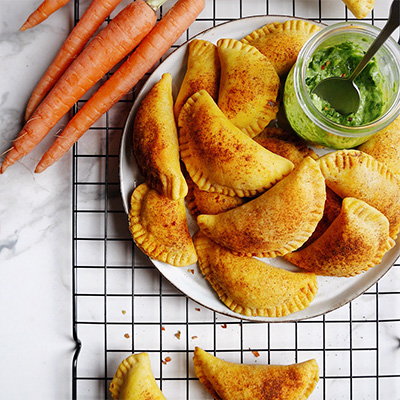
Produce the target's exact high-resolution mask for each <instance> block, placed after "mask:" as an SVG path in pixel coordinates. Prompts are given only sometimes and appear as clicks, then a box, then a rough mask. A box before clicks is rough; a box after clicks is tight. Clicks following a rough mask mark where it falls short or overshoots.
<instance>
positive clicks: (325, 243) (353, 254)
mask: <svg viewBox="0 0 400 400" xmlns="http://www.w3.org/2000/svg"><path fill="white" fill-rule="evenodd" d="M342 204H343V205H342V210H341V213H340V215H339V216H338V217H337V218H336V219H335V221H333V223H332V224H331V225H330V227H329V228H328V229H327V230H326V231H325V233H324V234H323V235H322V236H320V237H319V238H318V239H317V240H316V241H315V242H313V243H312V244H311V245H310V246H307V247H305V248H304V249H302V250H299V251H296V252H294V253H291V254H287V255H286V256H285V259H286V260H288V261H290V262H292V263H293V264H295V265H297V266H298V267H300V268H303V269H305V270H307V271H311V272H314V273H316V274H317V275H328V276H341V277H349V276H354V275H357V274H360V273H361V272H363V271H367V270H368V269H370V268H372V267H373V266H375V265H377V264H379V263H380V262H381V260H382V257H383V256H384V255H385V253H386V252H387V251H388V250H390V249H391V248H392V247H393V246H394V244H395V242H394V240H393V239H392V238H391V237H390V236H389V221H388V219H387V218H386V217H385V216H384V215H383V214H382V213H381V212H380V211H378V210H377V209H376V208H374V207H372V206H370V205H368V204H367V203H365V202H364V201H362V200H357V199H355V198H351V197H346V198H345V199H343V203H342Z"/></svg>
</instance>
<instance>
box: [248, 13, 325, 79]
mask: <svg viewBox="0 0 400 400" xmlns="http://www.w3.org/2000/svg"><path fill="white" fill-rule="evenodd" d="M319 30H321V28H320V27H319V26H317V25H315V24H313V23H311V22H308V21H303V20H289V21H286V22H284V23H280V22H273V23H270V24H267V25H265V26H263V27H262V28H260V29H257V30H255V31H254V32H252V33H250V34H249V35H247V36H246V37H244V38H243V39H242V40H241V42H242V43H245V44H250V45H252V46H254V47H256V48H257V49H258V50H259V51H260V52H261V53H262V54H264V55H265V56H266V57H267V58H268V60H269V61H270V62H271V63H272V65H273V66H274V67H275V69H276V71H277V72H278V75H279V76H284V75H286V74H287V73H288V72H289V70H290V68H291V67H292V66H293V64H294V63H295V62H296V60H297V56H298V54H299V51H300V49H301V48H302V47H303V45H304V44H305V42H306V41H307V40H308V39H309V38H310V37H311V36H312V35H314V34H315V33H316V32H318V31H319Z"/></svg>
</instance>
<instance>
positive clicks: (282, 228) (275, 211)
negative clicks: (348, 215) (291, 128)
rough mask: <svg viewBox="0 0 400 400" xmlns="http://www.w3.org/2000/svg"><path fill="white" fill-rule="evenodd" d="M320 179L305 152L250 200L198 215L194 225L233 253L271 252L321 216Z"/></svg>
mask: <svg viewBox="0 0 400 400" xmlns="http://www.w3.org/2000/svg"><path fill="white" fill-rule="evenodd" d="M325 197H326V195H325V181H324V177H323V176H322V174H321V171H320V169H319V167H318V164H317V163H316V161H314V160H313V159H312V158H311V157H307V158H305V159H304V161H303V162H302V163H301V164H300V165H299V166H298V167H297V168H296V169H294V170H293V172H292V173H291V174H290V175H289V176H287V177H286V178H284V179H282V180H281V181H279V182H278V183H277V184H276V185H275V186H273V187H272V188H271V189H269V190H268V191H267V192H265V193H263V194H262V195H260V196H259V197H257V198H256V199H254V200H251V201H249V202H248V203H246V204H243V205H241V206H239V207H237V208H234V209H233V210H229V211H226V212H224V213H221V214H218V215H199V216H198V217H197V223H198V225H199V227H200V229H201V230H202V231H203V232H204V233H205V234H206V235H207V236H208V237H210V238H211V239H213V240H214V241H215V242H217V243H219V244H220V245H222V246H225V247H227V248H228V249H230V250H232V251H234V252H235V253H238V254H241V255H247V256H255V257H276V256H282V255H284V254H286V253H289V252H291V251H294V250H296V249H298V248H299V247H300V246H302V245H303V243H304V242H305V241H306V240H307V239H308V238H309V237H310V236H311V234H312V233H313V232H314V230H315V228H316V226H317V224H318V222H319V221H320V219H321V218H322V215H323V211H324V203H325Z"/></svg>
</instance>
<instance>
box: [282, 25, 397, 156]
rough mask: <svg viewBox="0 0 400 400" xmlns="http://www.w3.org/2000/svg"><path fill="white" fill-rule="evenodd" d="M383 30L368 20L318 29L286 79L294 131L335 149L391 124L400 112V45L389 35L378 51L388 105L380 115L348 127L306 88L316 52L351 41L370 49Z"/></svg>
mask: <svg viewBox="0 0 400 400" xmlns="http://www.w3.org/2000/svg"><path fill="white" fill-rule="evenodd" d="M379 32H380V29H379V28H377V27H375V26H372V25H368V24H366V23H361V22H355V23H348V22H344V23H338V24H334V25H331V26H329V27H326V28H324V29H322V30H321V31H319V32H317V33H316V34H315V35H314V36H313V37H312V38H311V39H309V40H308V42H307V43H306V44H305V45H304V46H303V48H302V49H301V51H300V53H299V55H298V58H297V61H296V63H295V65H294V66H293V67H292V69H291V71H290V73H289V74H288V77H287V79H286V83H285V88H284V94H283V104H284V108H285V113H286V117H287V119H288V121H289V123H290V125H291V127H292V128H293V130H294V131H295V132H296V133H297V134H298V135H299V136H301V137H302V138H304V139H305V140H307V141H308V142H310V143H312V144H315V145H320V146H326V147H330V148H334V149H345V148H352V147H355V146H358V145H360V144H361V143H364V142H365V141H367V140H368V139H369V138H371V137H372V136H373V135H374V134H375V133H376V132H379V131H380V130H382V129H383V128H385V127H386V126H387V125H389V124H390V123H391V122H392V121H393V120H394V119H395V118H396V117H397V116H398V115H399V113H400V91H399V81H400V64H399V63H400V46H399V45H398V44H397V43H396V42H395V41H394V40H393V39H392V38H389V39H388V40H387V41H386V42H385V44H384V45H383V46H382V47H381V48H380V49H379V51H378V52H377V53H376V54H375V59H376V61H377V65H378V68H379V72H380V73H381V75H382V76H383V77H384V81H383V88H382V91H383V93H384V97H385V98H384V100H385V102H384V107H383V110H382V113H381V115H380V117H378V118H377V119H375V120H374V121H372V122H370V123H368V124H366V125H360V126H345V125H341V124H339V123H336V122H333V121H331V120H329V119H328V118H327V117H326V116H325V115H323V114H322V113H321V112H320V111H318V109H317V108H316V107H315V106H314V104H313V102H312V99H311V96H310V94H309V93H308V91H307V88H306V70H307V66H308V64H309V62H310V60H311V59H312V56H313V54H314V53H315V51H317V50H319V49H321V48H325V47H328V46H332V45H337V44H339V43H343V42H347V41H351V42H354V43H357V44H358V45H360V46H361V47H362V48H363V49H365V50H367V49H368V47H369V46H370V45H371V43H372V42H373V41H374V39H375V38H376V37H377V36H378V34H379Z"/></svg>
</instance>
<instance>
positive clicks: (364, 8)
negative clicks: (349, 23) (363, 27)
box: [343, 0, 375, 19]
mask: <svg viewBox="0 0 400 400" xmlns="http://www.w3.org/2000/svg"><path fill="white" fill-rule="evenodd" d="M343 3H344V4H346V6H347V8H348V9H349V10H350V11H351V12H352V13H353V15H354V16H355V17H356V18H358V19H363V18H365V17H366V16H367V15H368V14H369V13H370V12H371V11H372V9H373V8H374V5H375V0H343Z"/></svg>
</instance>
